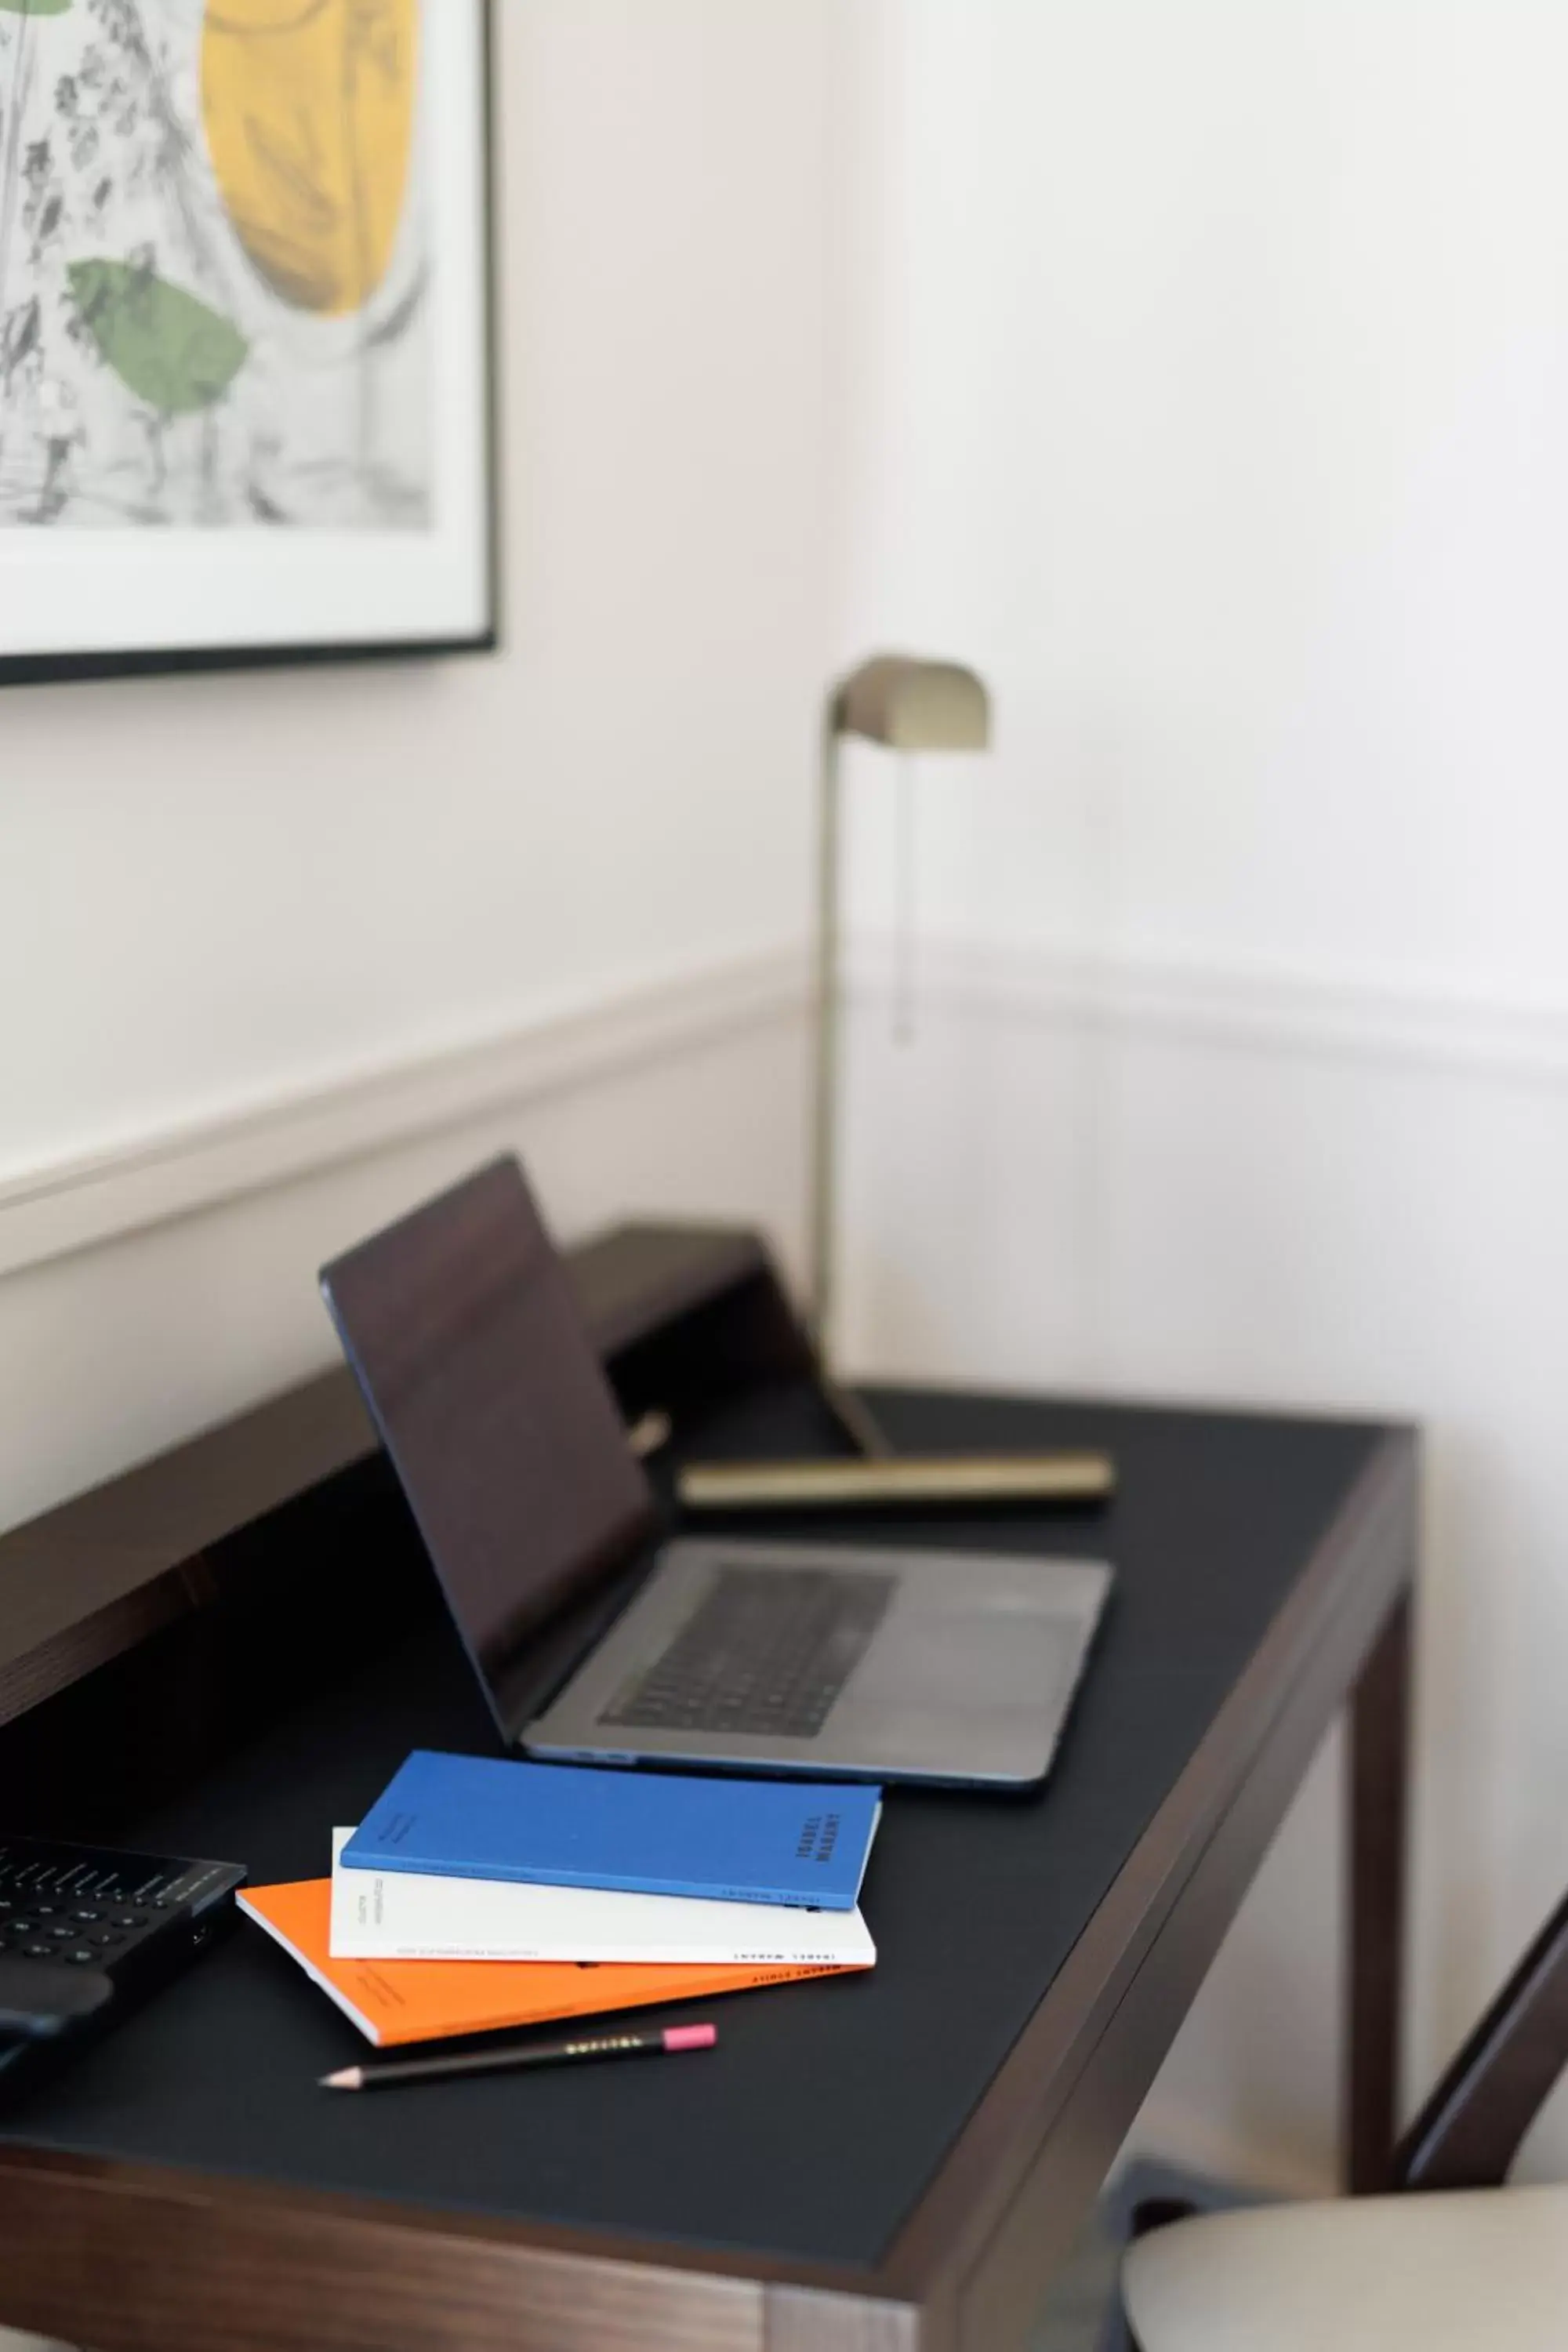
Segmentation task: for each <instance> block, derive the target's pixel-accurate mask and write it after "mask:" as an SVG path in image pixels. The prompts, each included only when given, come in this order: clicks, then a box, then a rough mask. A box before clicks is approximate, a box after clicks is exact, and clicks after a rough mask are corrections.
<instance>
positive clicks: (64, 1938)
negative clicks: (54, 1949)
mask: <svg viewBox="0 0 1568 2352" xmlns="http://www.w3.org/2000/svg"><path fill="white" fill-rule="evenodd" d="M49 1933H50V1935H51V1936H52V1937H54V1939H55V1941H56V1943H57V1944H72V1943H74V1942H75V1941H76V1929H75V1928H74V1927H51V1928H50V1929H49Z"/></svg>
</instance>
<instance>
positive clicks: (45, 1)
mask: <svg viewBox="0 0 1568 2352" xmlns="http://www.w3.org/2000/svg"><path fill="white" fill-rule="evenodd" d="M73 5H74V0H0V16H65V15H67V14H68V11H69V10H70V8H71V7H72V6H73Z"/></svg>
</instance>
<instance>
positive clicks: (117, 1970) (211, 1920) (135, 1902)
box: [0, 1836, 246, 2093]
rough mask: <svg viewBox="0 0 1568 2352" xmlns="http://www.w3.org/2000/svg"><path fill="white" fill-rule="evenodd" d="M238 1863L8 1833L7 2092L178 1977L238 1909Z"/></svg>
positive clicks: (0, 1920) (2, 2026)
mask: <svg viewBox="0 0 1568 2352" xmlns="http://www.w3.org/2000/svg"><path fill="white" fill-rule="evenodd" d="M245 1876H246V1874H245V1872H244V1870H243V1869H242V1868H240V1867H239V1866H238V1865H237V1864H234V1863H228V1862H190V1861H182V1860H177V1859H175V1858H174V1856H172V1855H169V1854H151V1853H116V1852H114V1851H113V1850H111V1849H110V1848H108V1847H104V1846H85V1845H67V1844H65V1843H60V1842H58V1841H57V1840H55V1839H52V1838H48V1839H45V1838H20V1837H3V1836H0V2093H3V2092H5V2091H7V2090H9V2089H11V2088H12V2087H13V2086H14V2085H15V2084H19V2083H21V2082H22V2081H23V2080H25V2079H26V2080H31V2079H32V2077H33V2075H34V2074H36V2073H37V2071H38V2070H39V2069H40V2068H41V2067H42V2066H43V2065H45V2064H47V2063H58V2061H59V2060H60V2059H61V2058H63V2057H65V2056H67V2055H68V2054H69V2053H71V2052H74V2051H76V2050H78V2049H79V2048H80V2047H81V2046H82V2045H83V2043H84V2042H88V2041H89V2040H91V2039H93V2038H94V2037H95V2036H96V2035H98V2034H100V2033H102V2032H105V2031H106V2030H107V2029H109V2028H110V2027H111V2026H113V2025H114V2023H115V2022H116V2021H117V2020H118V2019H120V2018H121V2017H122V2016H124V2014H125V2013H126V2011H128V2010H129V2009H131V2008H132V2007H134V2006H135V2004H136V2003H137V2002H138V2001H140V2000H144V1999H145V1997H146V1996H147V1994H149V1993H150V1992H153V1991H155V1990H157V1988H158V1987H159V1986H160V1985H162V1984H164V1983H166V1982H167V1980H168V1979H169V1978H170V1977H172V1976H174V1975H175V1974H176V1973H177V1972H178V1971H179V1969H182V1968H183V1967H184V1965H185V1964H186V1962H187V1961H188V1960H189V1959H190V1958H192V1956H193V1955H194V1954H195V1953H196V1952H198V1951H199V1950H200V1949H201V1948H202V1946H203V1945H204V1944H205V1943H208V1942H210V1941H211V1939H212V1937H214V1936H215V1935H216V1934H217V1933H218V1932H219V1931H220V1929H222V1928H224V1927H227V1926H228V1925H229V1924H230V1923H231V1921H232V1920H233V1918H234V1917H235V1906H234V1903H233V1901H232V1899H231V1898H232V1896H233V1895H234V1890H235V1888H236V1887H237V1886H242V1885H244V1884H245Z"/></svg>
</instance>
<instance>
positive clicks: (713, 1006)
mask: <svg viewBox="0 0 1568 2352" xmlns="http://www.w3.org/2000/svg"><path fill="white" fill-rule="evenodd" d="M807 991H808V976H807V966H806V961H805V953H804V950H795V949H788V948H780V949H775V950H770V951H767V952H764V953H761V954H757V955H753V956H746V957H739V958H733V959H731V960H729V961H725V962H723V963H720V964H714V965H710V966H707V967H704V968H702V969H700V970H699V971H690V972H687V973H683V974H679V975H677V976H674V977H671V978H667V979H663V980H660V981H658V982H651V983H645V984H644V985H642V986H640V987H636V988H629V989H620V990H617V991H616V992H614V993H606V994H604V995H602V996H600V997H599V998H597V999H596V1000H594V1001H589V1002H582V1003H574V1004H570V1005H566V1006H555V1007H552V1008H550V1009H547V1010H544V1011H542V1012H540V1013H536V1014H533V1015H531V1016H530V1017H529V1018H527V1019H526V1020H524V1021H521V1022H520V1023H518V1024H515V1025H514V1026H512V1027H510V1028H509V1029H506V1030H504V1031H501V1032H499V1033H497V1034H491V1035H489V1036H484V1037H479V1038H475V1039H472V1040H469V1041H468V1042H466V1043H464V1044H461V1045H456V1046H454V1047H451V1048H449V1049H448V1050H447V1051H446V1052H443V1053H436V1054H425V1055H418V1056H410V1057H409V1058H407V1059H405V1060H401V1061H397V1062H391V1063H387V1064H385V1065H384V1066H381V1067H379V1068H374V1069H360V1070H357V1071H354V1072H352V1073H349V1074H347V1075H345V1076H343V1077H342V1079H340V1080H338V1081H337V1082H336V1083H331V1084H326V1085H322V1084H321V1083H319V1082H318V1083H315V1084H312V1085H311V1086H309V1087H298V1088H289V1089H287V1090H283V1091H280V1092H279V1093H277V1094H275V1095H273V1096H271V1097H260V1098H258V1099H255V1100H253V1101H251V1102H248V1103H247V1104H245V1105H243V1106H241V1107H239V1108H236V1109H234V1110H231V1111H227V1112H225V1113H223V1114H222V1115H220V1116H217V1117H214V1118H206V1119H202V1120H199V1121H192V1122H190V1123H188V1124H184V1125H180V1126H174V1127H169V1128H167V1129H161V1130H157V1131H154V1132H152V1133H148V1134H144V1135H142V1136H140V1137H132V1138H129V1139H124V1140H122V1141H120V1142H117V1143H113V1144H110V1145H106V1146H104V1147H102V1148H101V1149H99V1150H93V1151H89V1152H85V1153H82V1154H79V1155H78V1156H75V1157H73V1158H70V1159H65V1160H58V1161H56V1162H54V1163H53V1164H51V1165H47V1166H44V1167H39V1168H37V1169H33V1170H28V1171H24V1172H22V1173H20V1174H18V1175H16V1176H13V1177H10V1178H8V1179H5V1180H4V1181H0V1276H5V1275H8V1274H16V1273H19V1272H21V1271H22V1270H23V1269H24V1268H26V1267H28V1266H34V1265H41V1264H43V1263H45V1262H46V1261H47V1260H48V1259H51V1258H58V1257H63V1256H67V1255H70V1254H71V1253H72V1252H74V1251H78V1250H83V1249H90V1248H93V1247H95V1246H97V1245H98V1244H102V1243H105V1242H110V1241H116V1240H120V1239H122V1238H123V1237H124V1236H125V1235H127V1234H133V1233H136V1232H139V1231H142V1230H144V1229H146V1228H148V1227H150V1226H153V1225H160V1224H165V1223H170V1222H172V1221H173V1220H174V1219H176V1218H179V1217H185V1216H190V1215H193V1214H195V1213H198V1212H199V1211H201V1210H204V1209H210V1208H214V1207H216V1206H218V1205H219V1204H220V1203H222V1202H227V1201H234V1200H238V1199H241V1198H243V1197H244V1195H246V1194H247V1193H251V1192H261V1191H264V1190H266V1189H267V1188H268V1187H269V1186H272V1185H275V1184H283V1183H288V1182H289V1181H293V1180H296V1179H299V1178H301V1177H306V1176H311V1175H314V1174H316V1173H317V1172H319V1171H321V1170H323V1169H327V1168H331V1167H334V1166H339V1165H342V1164H343V1163H344V1162H347V1161H351V1160H363V1159H368V1158H372V1157H374V1155H375V1154H376V1153H377V1152H380V1151H384V1150H388V1149H390V1148H392V1147H394V1146H395V1145H398V1144H404V1143H407V1142H410V1141H413V1140H415V1139H418V1138H420V1137H423V1136H428V1135H435V1134H439V1133H441V1132H442V1131H443V1130H445V1129H451V1128H456V1127H461V1126H464V1125H466V1124H467V1123H468V1121H469V1120H471V1119H477V1118H483V1117H484V1116H486V1115H487V1114H491V1113H494V1112H496V1111H498V1110H504V1109H509V1108H514V1107H517V1106H520V1105H522V1104H526V1103H531V1102H538V1101H541V1100H542V1099H544V1098H546V1097H551V1096H556V1095H560V1094H562V1093H566V1092H574V1091H578V1090H581V1089H584V1088H586V1087H592V1086H595V1085H598V1084H602V1083H604V1082H605V1081H606V1080H610V1079H613V1078H615V1077H616V1076H621V1075H624V1074H626V1073H628V1072H630V1071H634V1070H644V1069H647V1067H648V1066H650V1065H657V1064H658V1063H661V1062H668V1061H671V1060H675V1059H678V1058H679V1057H681V1056H683V1055H689V1054H692V1053H697V1052H700V1051H701V1050H702V1049H703V1048H705V1047H710V1046H713V1045H724V1044H727V1043H731V1042H733V1041H734V1040H736V1039H739V1038H742V1037H744V1036H746V1035H748V1034H752V1033H754V1032H757V1031H759V1030H763V1029H765V1028H768V1027H770V1026H772V1025H773V1024H776V1023H780V1022H785V1021H790V1020H795V1019H798V1018H799V1017H800V1016H801V1015H802V1013H804V1010H805V1004H806V1002H807Z"/></svg>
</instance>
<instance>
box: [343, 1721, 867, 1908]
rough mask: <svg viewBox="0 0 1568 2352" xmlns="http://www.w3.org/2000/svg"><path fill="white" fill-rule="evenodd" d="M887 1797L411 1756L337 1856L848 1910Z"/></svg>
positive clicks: (353, 1862) (461, 1873) (859, 1790)
mask: <svg viewBox="0 0 1568 2352" xmlns="http://www.w3.org/2000/svg"><path fill="white" fill-rule="evenodd" d="M881 1810H882V1792H881V1790H879V1789H872V1788H867V1787H864V1786H861V1785H858V1784H851V1785H849V1786H847V1787H838V1786H828V1785H826V1783H824V1782H821V1781H805V1780H699V1779H696V1778H694V1777H688V1776H687V1775H686V1774H684V1773H680V1774H677V1773H652V1772H616V1771H594V1770H585V1769H583V1768H582V1767H580V1766H577V1765H572V1764H509V1763H503V1762H502V1761H500V1759H498V1758H494V1757H484V1756H442V1755H437V1754H435V1753H433V1752H432V1751H431V1750H430V1749H428V1748H416V1750H415V1752H414V1754H413V1755H412V1756H410V1758H409V1759H408V1761H407V1762H406V1763H405V1765H404V1767H403V1769H402V1770H401V1771H400V1772H399V1773H398V1775H397V1777H396V1779H395V1780H394V1781H393V1782H392V1785H391V1786H390V1788H388V1789H387V1790H384V1793H383V1794H382V1796H381V1797H380V1798H379V1799H378V1800H377V1801H376V1802H375V1803H374V1805H372V1806H371V1807H370V1809H369V1811H367V1812H366V1813H365V1815H364V1818H363V1821H362V1822H361V1823H360V1826H359V1829H358V1830H357V1831H356V1832H355V1833H354V1835H353V1838H352V1839H351V1840H350V1842H349V1843H348V1844H347V1845H346V1846H345V1847H344V1849H343V1855H342V1860H343V1864H344V1867H345V1868H347V1869H350V1870H412V1871H419V1872H422V1873H424V1874H426V1875H427V1876H431V1877H437V1878H441V1877H445V1878H517V1879H523V1880H526V1881H529V1882H530V1883H531V1884H533V1885H542V1886H607V1887H616V1888H618V1889H619V1890H620V1891H621V1892H622V1893H624V1894H627V1895H706V1896H708V1897H709V1898H710V1899H711V1900H713V1901H716V1902H723V1903H788V1904H794V1905H796V1906H808V1907H810V1908H813V1909H816V1910H819V1911H851V1910H853V1909H854V1907H855V1904H856V1900H857V1898H858V1895H859V1892H860V1881H861V1878H862V1877H863V1875H864V1874H865V1869H866V1858H867V1856H868V1853H870V1850H871V1840H872V1838H873V1837H874V1836H875V1835H876V1831H877V1822H878V1819H879V1815H880V1813H881Z"/></svg>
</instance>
